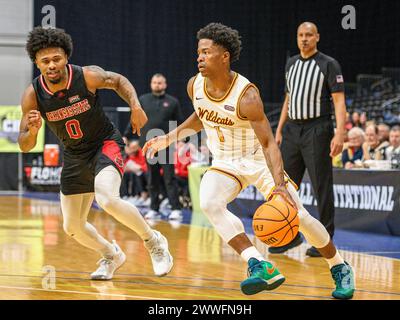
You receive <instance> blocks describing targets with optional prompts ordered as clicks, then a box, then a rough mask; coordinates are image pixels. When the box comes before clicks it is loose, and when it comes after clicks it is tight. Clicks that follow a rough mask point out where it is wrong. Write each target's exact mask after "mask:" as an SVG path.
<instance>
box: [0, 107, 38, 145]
mask: <svg viewBox="0 0 400 320" xmlns="http://www.w3.org/2000/svg"><path fill="white" fill-rule="evenodd" d="M21 116H22V111H21V107H20V106H0V153H1V152H21V150H20V148H19V145H18V134H19V124H20V120H21ZM43 147H44V121H43V125H42V128H41V129H40V131H39V134H38V137H37V143H36V146H35V148H33V149H32V150H31V151H30V152H43Z"/></svg>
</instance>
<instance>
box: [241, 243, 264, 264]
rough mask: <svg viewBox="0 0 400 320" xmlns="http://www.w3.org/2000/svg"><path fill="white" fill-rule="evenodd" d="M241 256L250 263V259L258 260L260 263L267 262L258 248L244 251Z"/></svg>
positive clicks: (252, 247)
mask: <svg viewBox="0 0 400 320" xmlns="http://www.w3.org/2000/svg"><path fill="white" fill-rule="evenodd" d="M240 256H241V257H242V258H243V259H244V260H245V261H246V262H248V261H249V260H250V258H256V259H257V260H259V261H262V260H263V261H266V260H265V258H264V257H263V255H262V254H261V253H260V252H259V251H258V250H257V249H256V247H254V246H251V247H248V248H246V249H244V250H243V251H242V253H241V254H240Z"/></svg>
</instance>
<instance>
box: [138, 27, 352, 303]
mask: <svg viewBox="0 0 400 320" xmlns="http://www.w3.org/2000/svg"><path fill="white" fill-rule="evenodd" d="M197 39H198V40H199V42H198V50H197V53H198V58H197V62H198V69H199V73H198V74H197V75H196V76H195V77H193V78H191V79H190V80H189V82H188V85H187V91H188V94H189V96H190V98H191V99H192V101H193V105H194V109H195V112H194V113H193V114H192V115H191V116H190V117H189V118H188V119H187V120H186V121H185V122H184V123H182V124H181V125H180V126H178V128H176V129H175V130H173V131H171V132H170V133H168V134H167V135H164V136H159V137H156V138H153V139H151V140H149V141H148V142H147V143H146V145H145V146H144V148H143V152H144V153H145V154H146V155H147V157H150V158H153V157H154V156H155V154H156V152H158V151H159V150H162V149H165V148H167V147H168V146H169V145H170V144H171V143H173V142H175V141H177V140H180V139H183V138H185V137H186V136H188V135H190V134H193V133H194V132H199V131H200V130H201V129H202V128H204V129H205V131H206V134H207V137H208V141H207V144H208V147H209V149H210V151H211V153H212V154H213V163H212V167H211V168H210V169H209V170H208V171H207V172H206V173H205V174H204V176H203V179H202V181H201V185H200V205H201V209H202V210H203V212H204V213H205V214H206V215H207V217H208V219H209V220H210V222H211V223H212V224H213V226H214V227H215V228H216V230H217V231H218V233H219V235H220V236H221V237H222V238H223V240H225V241H226V242H227V243H228V244H229V245H230V246H231V247H232V248H233V249H234V250H235V251H236V252H237V253H238V254H240V256H241V257H242V258H243V259H244V260H245V261H246V262H247V263H248V278H247V279H246V280H244V281H243V282H242V283H241V289H242V292H243V293H244V294H247V295H251V294H255V293H258V292H260V291H262V290H272V289H275V288H277V287H278V286H280V285H281V284H282V283H283V282H284V281H285V278H284V276H283V275H282V274H281V273H280V272H279V271H278V269H277V268H276V267H275V266H274V265H272V264H271V263H270V262H268V261H266V260H265V258H264V257H263V256H262V254H261V253H260V252H259V251H258V250H257V249H256V248H255V247H254V246H253V244H252V243H251V241H250V240H249V238H248V237H247V236H246V234H245V231H244V226H243V223H242V222H241V220H240V219H239V218H238V217H236V216H235V215H233V214H232V213H231V212H229V211H228V210H227V204H228V203H229V202H231V201H232V200H233V199H234V198H236V196H237V195H238V194H239V193H240V191H241V190H242V189H243V188H245V187H246V186H247V185H250V184H252V185H255V186H256V187H257V188H258V190H259V191H260V192H261V193H262V194H263V195H264V196H265V197H266V199H269V198H270V197H271V196H272V195H280V196H281V197H282V198H284V199H285V200H286V201H287V202H288V203H289V204H290V205H292V206H294V207H295V208H297V209H298V215H299V218H300V231H301V232H302V233H303V235H304V236H305V237H306V239H307V241H308V242H309V243H310V244H311V245H313V246H315V247H316V248H318V250H319V251H320V252H321V254H322V255H323V256H324V257H325V259H326V261H327V263H328V265H329V267H330V270H331V273H332V277H333V279H334V281H335V284H336V288H335V290H334V291H333V292H332V295H333V296H334V297H335V298H338V299H350V298H352V296H353V293H354V275H353V271H352V268H351V267H350V265H349V264H348V263H346V262H345V261H344V260H343V258H342V257H341V256H340V254H339V252H338V251H337V250H336V248H335V246H334V245H333V243H332V241H331V240H330V237H329V234H328V232H327V231H326V229H325V228H324V226H323V225H322V224H321V223H320V222H319V221H318V220H317V219H315V218H313V217H312V216H311V215H310V214H309V213H308V212H307V211H306V210H305V209H304V207H303V205H302V203H301V201H300V198H299V196H298V194H297V191H296V189H295V187H294V186H293V185H292V183H288V182H289V181H290V180H289V178H288V177H285V173H284V171H283V163H282V157H281V153H280V151H279V148H278V146H277V144H276V143H275V140H274V136H273V133H272V130H271V127H270V124H269V122H268V119H267V117H266V116H265V114H264V107H263V103H262V101H261V98H260V95H259V92H258V90H257V88H256V87H255V85H254V84H252V83H250V82H249V81H248V80H247V79H246V78H245V77H243V76H241V75H239V74H237V73H236V72H234V71H232V70H231V68H230V65H231V63H232V62H234V61H236V60H238V58H239V54H240V50H241V41H240V37H239V34H238V32H237V31H236V30H233V29H231V28H229V27H227V26H224V25H222V24H220V23H210V24H209V25H207V26H206V27H204V28H203V29H200V30H199V32H198V33H197ZM189 129H190V130H191V132H190V133H189Z"/></svg>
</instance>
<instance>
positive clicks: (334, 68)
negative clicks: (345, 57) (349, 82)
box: [327, 60, 344, 93]
mask: <svg viewBox="0 0 400 320" xmlns="http://www.w3.org/2000/svg"><path fill="white" fill-rule="evenodd" d="M327 71H328V79H327V83H328V87H329V90H330V92H331V93H334V92H344V79H343V74H342V69H341V68H340V65H339V63H338V62H337V61H336V60H332V61H329V62H328V70H327Z"/></svg>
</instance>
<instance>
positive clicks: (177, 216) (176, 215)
mask: <svg viewBox="0 0 400 320" xmlns="http://www.w3.org/2000/svg"><path fill="white" fill-rule="evenodd" d="M168 219H169V220H182V211H181V210H172V211H171V214H170V215H169V217H168Z"/></svg>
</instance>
